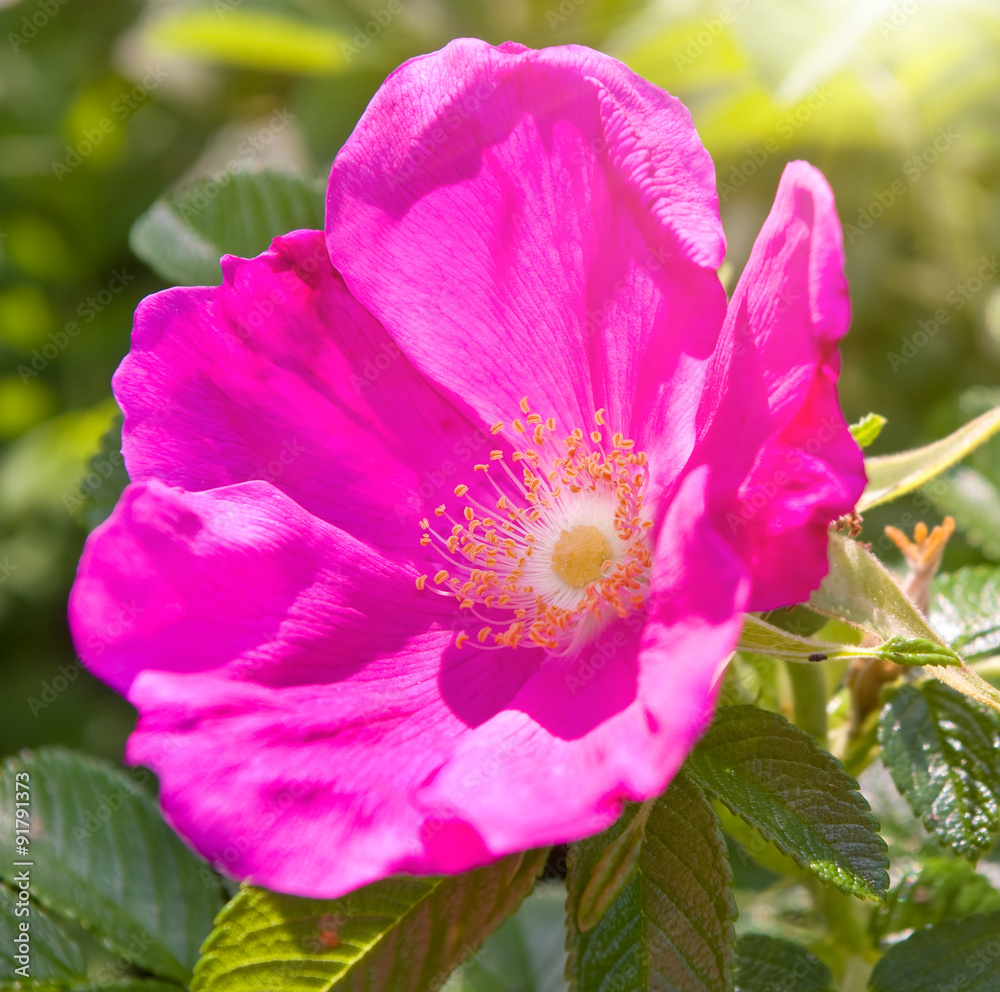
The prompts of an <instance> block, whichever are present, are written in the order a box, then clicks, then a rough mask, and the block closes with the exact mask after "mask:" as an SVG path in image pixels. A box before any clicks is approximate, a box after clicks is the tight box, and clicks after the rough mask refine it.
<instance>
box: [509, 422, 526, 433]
mask: <svg viewBox="0 0 1000 992" xmlns="http://www.w3.org/2000/svg"><path fill="white" fill-rule="evenodd" d="M512 426H513V428H514V430H516V431H517V433H518V434H523V433H524V424H522V423H521V421H520V420H515V421H514V423H513V425H512Z"/></svg>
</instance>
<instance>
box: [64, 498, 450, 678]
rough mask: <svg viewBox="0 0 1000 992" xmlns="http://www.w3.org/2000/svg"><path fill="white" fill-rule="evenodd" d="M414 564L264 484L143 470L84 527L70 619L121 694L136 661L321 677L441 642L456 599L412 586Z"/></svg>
mask: <svg viewBox="0 0 1000 992" xmlns="http://www.w3.org/2000/svg"><path fill="white" fill-rule="evenodd" d="M417 574H418V573H417V570H416V569H415V568H414V567H413V566H411V565H399V564H396V563H394V562H391V561H389V560H387V559H386V558H385V557H384V556H383V555H382V553H381V552H379V551H377V550H375V549H374V548H372V547H370V546H368V545H366V544H364V543H362V542H361V541H358V540H357V539H356V538H354V537H351V536H350V535H348V534H346V533H345V532H344V531H341V530H340V529H338V528H336V527H334V526H332V525H330V524H327V523H325V522H324V521H322V520H320V519H318V518H316V517H313V516H311V515H310V514H308V513H307V512H305V511H304V510H302V509H301V508H300V507H298V506H297V505H296V504H295V503H293V502H292V501H291V500H290V499H289V498H288V497H287V496H285V495H283V494H282V493H281V492H280V491H278V490H277V489H275V488H274V487H273V486H271V485H270V484H269V483H266V482H248V483H243V484H241V485H237V486H231V487H228V488H224V489H216V490H211V491H209V492H206V493H185V492H184V491H183V490H180V489H174V488H170V487H168V486H165V485H163V484H162V483H160V482H158V481H156V480H152V481H149V482H145V483H133V484H132V485H130V486H129V487H128V488H127V489H126V490H125V493H124V495H123V496H122V498H121V500H120V501H119V503H118V506H117V507H116V508H115V510H114V513H113V514H112V515H111V517H110V518H109V519H108V520H107V521H106V522H105V523H104V524H103V525H102V526H101V527H99V528H98V529H97V530H95V531H94V533H93V534H91V536H90V537H89V538H88V540H87V544H86V547H85V548H84V552H83V556H82V558H81V561H80V566H79V569H78V572H77V581H76V584H75V585H74V587H73V591H72V594H71V597H70V627H71V631H72V633H73V636H74V639H75V642H76V646H77V649H78V651H79V653H80V656H81V657H82V658H83V660H84V661H85V662H86V663H87V665H88V667H89V668H90V669H91V671H93V672H94V674H96V675H97V676H98V677H100V678H102V679H104V680H105V681H106V682H109V683H110V684H111V685H112V686H113V687H114V688H115V689H117V690H118V691H120V692H123V693H127V691H128V689H129V686H130V685H131V684H132V681H133V680H134V679H135V677H136V676H137V675H138V674H139V673H140V672H142V671H144V670H146V669H155V670H160V671H171V672H187V673H195V672H215V673H217V674H220V675H226V676H227V677H231V678H235V679H253V680H254V681H258V682H261V683H264V684H266V685H285V684H300V683H333V682H336V680H338V679H341V678H344V677H346V676H347V675H349V674H350V673H351V672H353V671H354V670H356V669H357V668H359V667H360V666H363V665H366V664H369V665H370V664H371V663H372V661H373V660H375V659H377V658H380V657H392V658H395V657H396V656H397V655H398V654H408V653H409V652H413V653H414V654H417V655H419V654H420V652H421V651H422V650H424V648H425V646H426V645H425V642H426V644H429V645H431V647H430V648H429V650H432V651H433V652H437V654H440V651H441V649H442V646H443V645H446V644H448V643H450V642H451V641H452V640H453V638H454V633H453V632H452V631H451V630H450V629H448V625H449V624H450V623H451V621H452V618H453V615H454V612H455V610H454V600H453V599H448V598H445V597H439V596H434V595H430V594H426V593H420V592H418V590H417V589H416V586H415V584H414V580H415V579H416V576H417Z"/></svg>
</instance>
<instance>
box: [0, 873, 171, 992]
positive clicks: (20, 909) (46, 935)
mask: <svg viewBox="0 0 1000 992" xmlns="http://www.w3.org/2000/svg"><path fill="white" fill-rule="evenodd" d="M19 896H20V891H19V890H13V891H12V890H11V889H8V888H7V887H6V886H5V885H0V992H13V990H15V989H18V990H20V989H25V988H39V989H48V990H59V992H95V990H96V989H107V990H108V992H181V986H179V985H174V984H168V983H166V982H160V981H157V980H156V979H150V978H142V977H139V976H137V975H136V974H135V970H134V968H133V966H132V961H131V958H130V957H129V956H127V955H125V956H113V955H112V953H111V952H109V951H107V950H106V949H105V948H103V947H102V946H100V945H99V944H97V943H96V942H95V941H94V939H93V938H92V937H91V936H90V935H89V934H88V933H87V932H86V931H85V930H83V929H82V928H81V927H79V926H77V925H76V924H75V923H73V922H71V921H69V920H66V919H63V918H61V917H58V916H52V915H50V914H49V913H46V912H45V910H44V909H42V908H41V906H39V905H38V904H37V903H36V902H35V901H34V900H29V902H28V904H27V912H26V911H25V903H24V901H23V900H20V899H19ZM18 914H20V915H18ZM25 924H26V925H27V927H28V930H27V933H28V937H29V941H28V948H29V950H28V954H27V955H26V956H27V957H28V959H29V960H28V962H27V963H25V962H24V961H23V960H21V958H23V957H24V955H21V954H20V951H21V948H20V947H18V946H15V944H14V938H15V936H20V935H22V934H23V933H24V932H25V931H24V930H23V929H22V926H23V925H25ZM17 969H21V971H20V973H19V972H18V970H17ZM25 971H26V972H27V976H25Z"/></svg>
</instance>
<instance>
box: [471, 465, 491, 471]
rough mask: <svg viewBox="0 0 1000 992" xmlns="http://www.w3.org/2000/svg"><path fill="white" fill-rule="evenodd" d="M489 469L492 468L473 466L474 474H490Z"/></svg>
mask: <svg viewBox="0 0 1000 992" xmlns="http://www.w3.org/2000/svg"><path fill="white" fill-rule="evenodd" d="M489 468H490V467H489V465H473V466H472V470H473V471H474V472H488V471H489Z"/></svg>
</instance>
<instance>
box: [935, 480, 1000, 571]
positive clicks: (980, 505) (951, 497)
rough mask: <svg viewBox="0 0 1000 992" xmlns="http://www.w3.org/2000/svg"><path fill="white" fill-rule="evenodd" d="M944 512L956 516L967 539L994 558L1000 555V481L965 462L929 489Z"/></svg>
mask: <svg viewBox="0 0 1000 992" xmlns="http://www.w3.org/2000/svg"><path fill="white" fill-rule="evenodd" d="M925 493H926V495H927V496H928V497H929V498H930V499H931V501H932V502H933V503H934V505H935V507H937V509H938V510H940V511H941V513H942V514H944V515H950V516H951V517H953V518H954V520H955V524H956V525H957V526H958V529H959V530H960V531H962V533H963V534H964V535H965V539H966V541H968V543H969V544H970V545H972V547H974V548H976V549H978V550H979V552H980V553H981V554H982V555H983V557H984V558H989V559H990V560H991V561H996V560H997V559H1000V485H997V484H995V483H993V482H991V481H990V480H989V479H988V478H986V476H985V475H983V474H982V473H981V472H977V471H976V469H974V468H970V467H969V466H967V465H963V466H962V467H961V468H957V469H955V471H954V472H950V473H949V474H948V475H946V476H942V477H941V478H940V479H937V480H936V481H935V482H934V485H933V486H928V487H927V488H926V489H925Z"/></svg>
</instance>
